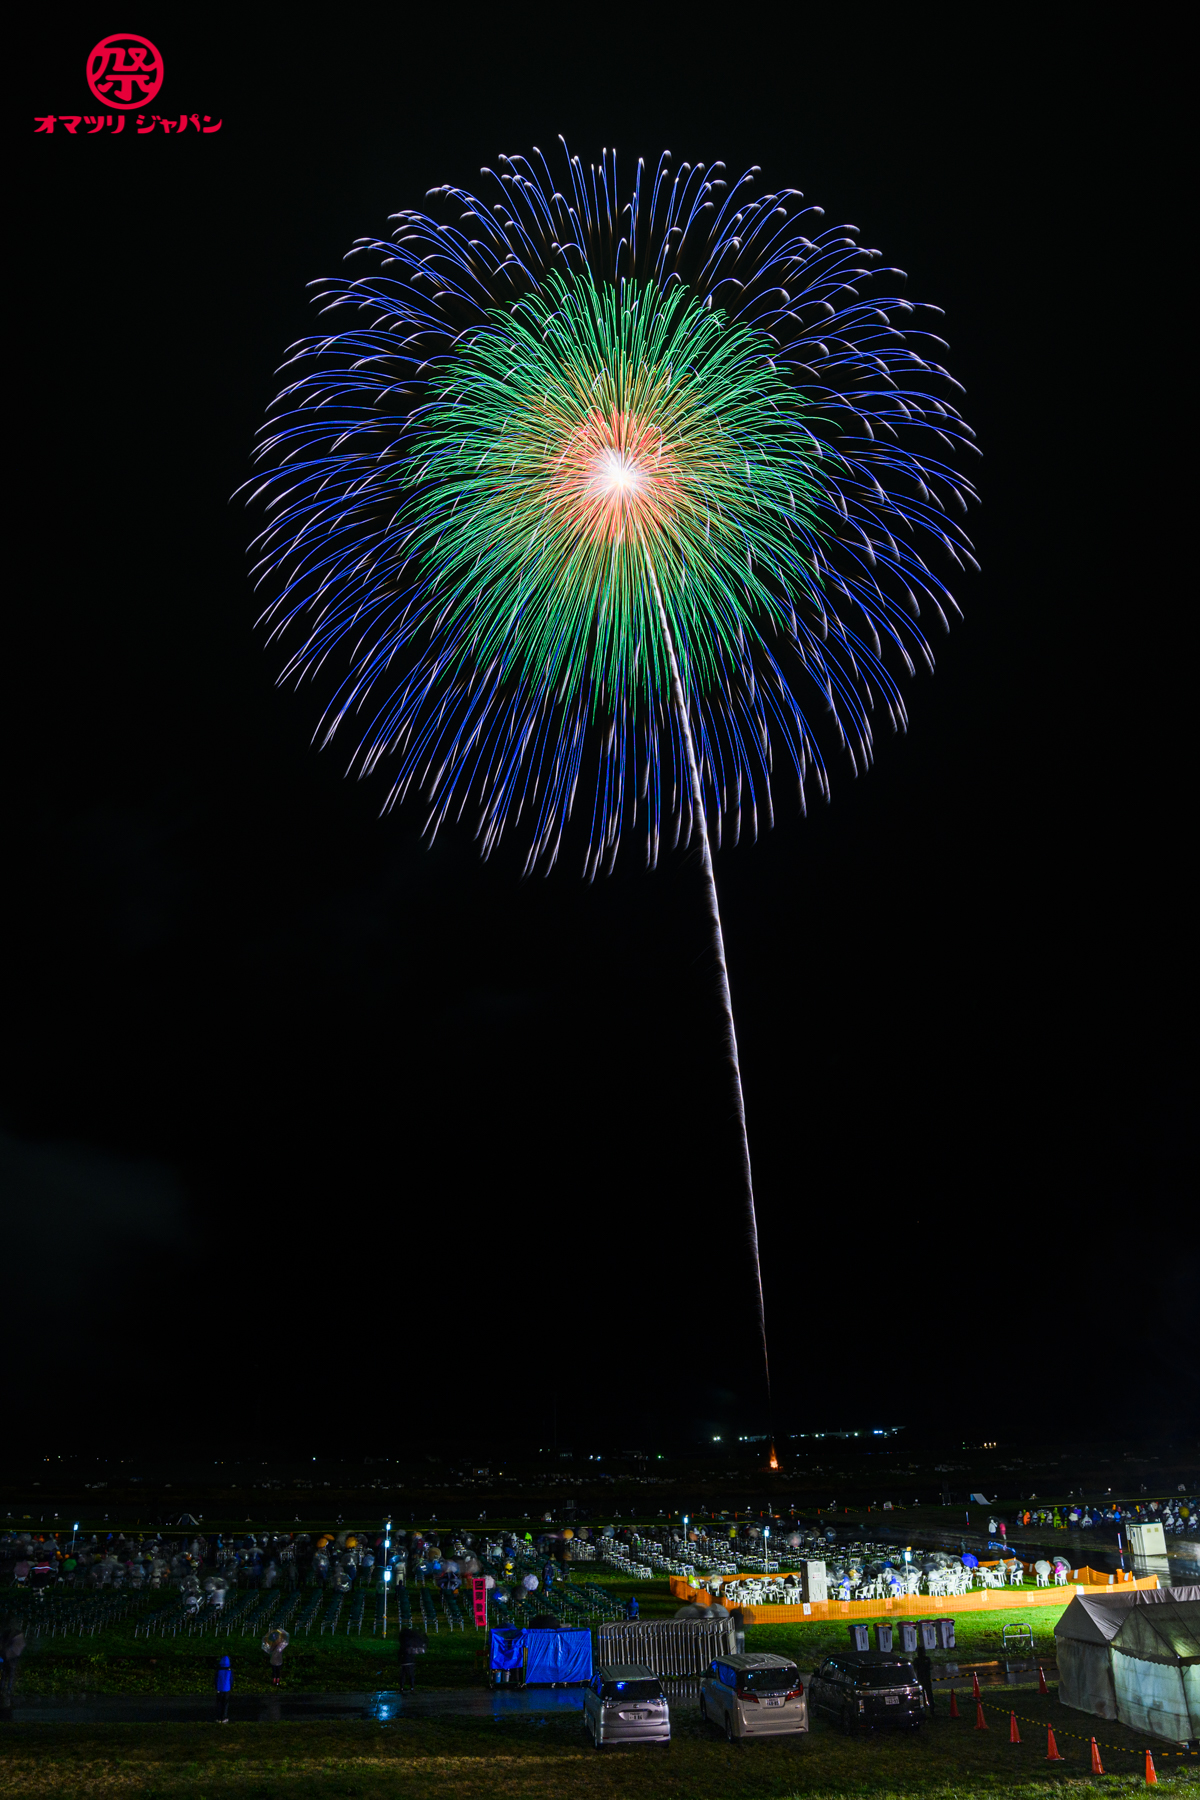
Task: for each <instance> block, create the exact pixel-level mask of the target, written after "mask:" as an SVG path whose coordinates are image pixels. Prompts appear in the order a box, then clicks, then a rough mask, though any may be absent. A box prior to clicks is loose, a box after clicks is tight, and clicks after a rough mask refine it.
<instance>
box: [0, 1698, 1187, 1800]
mask: <svg viewBox="0 0 1200 1800" xmlns="http://www.w3.org/2000/svg"><path fill="white" fill-rule="evenodd" d="M1006 1698H1008V1697H1007V1696H1006ZM1011 1698H1012V1700H1013V1703H1014V1704H1015V1705H1016V1706H1017V1708H1018V1710H1019V1711H1020V1713H1021V1714H1022V1715H1023V1717H1024V1718H1025V1719H1028V1720H1034V1721H1036V1722H1034V1723H1023V1724H1022V1726H1021V1731H1022V1737H1023V1739H1024V1741H1023V1743H1021V1744H1020V1745H1015V1744H1010V1743H1009V1741H1008V1731H1007V1729H1006V1727H1007V1713H1006V1712H1002V1711H1001V1710H1000V1709H997V1710H996V1711H995V1712H993V1713H992V1714H991V1715H990V1718H989V1725H990V1729H989V1730H988V1731H987V1732H986V1733H985V1732H976V1731H975V1730H974V1729H973V1728H972V1725H971V1722H970V1720H969V1719H964V1720H962V1721H960V1722H958V1723H953V1722H951V1721H949V1720H945V1719H942V1720H937V1721H934V1722H933V1723H931V1724H930V1725H927V1726H926V1727H924V1728H923V1729H922V1731H921V1732H920V1733H919V1734H909V1733H903V1734H899V1733H897V1734H879V1735H877V1736H872V1737H870V1738H867V1739H864V1740H861V1741H860V1740H857V1739H847V1738H844V1737H842V1736H841V1735H840V1734H839V1733H838V1732H836V1731H835V1730H834V1729H833V1728H832V1727H831V1726H830V1725H828V1724H826V1723H825V1722H824V1721H820V1720H818V1721H816V1722H815V1724H814V1728H813V1730H812V1731H811V1732H810V1733H809V1734H808V1735H807V1736H806V1737H803V1738H797V1739H787V1740H778V1741H776V1742H774V1743H762V1744H753V1745H749V1746H747V1747H745V1748H736V1747H730V1746H729V1745H727V1744H726V1743H725V1742H724V1741H723V1739H721V1738H718V1737H717V1736H716V1735H715V1733H713V1732H712V1731H711V1730H710V1729H709V1728H707V1727H705V1726H703V1725H702V1724H701V1723H700V1722H699V1718H698V1715H696V1714H695V1713H694V1712H690V1711H689V1712H688V1713H687V1714H685V1715H683V1716H679V1714H678V1713H677V1716H676V1719H675V1735H674V1739H673V1742H672V1745H671V1748H670V1750H669V1751H663V1750H661V1749H658V1748H654V1749H645V1748H627V1749H621V1750H616V1751H610V1752H606V1753H605V1754H604V1755H602V1756H597V1755H596V1753H595V1752H594V1751H593V1750H592V1749H591V1747H590V1745H589V1743H588V1742H587V1740H586V1738H585V1736H584V1733H583V1730H582V1727H581V1725H580V1723H579V1721H578V1719H577V1718H576V1717H574V1716H571V1717H569V1718H568V1717H562V1716H551V1717H549V1718H547V1719H545V1720H538V1719H537V1718H528V1719H505V1720H503V1721H501V1722H499V1723H497V1722H493V1721H491V1720H482V1719H481V1720H475V1719H451V1720H420V1721H414V1720H403V1721H399V1722H397V1723H395V1724H390V1725H374V1724H365V1723H364V1724H321V1723H315V1722H314V1723H312V1724H277V1725H236V1724H235V1725H230V1726H228V1727H222V1728H218V1727H216V1726H215V1725H151V1726H146V1725H141V1726H133V1725H109V1726H82V1725H80V1726H60V1725H18V1726H11V1727H9V1728H8V1729H7V1730H6V1731H5V1733H4V1735H3V1737H2V1738H0V1783H2V1785H3V1791H4V1793H5V1794H6V1795H7V1796H13V1797H15V1800H32V1797H35V1796H37V1797H40V1796H43V1795H47V1796H48V1795H56V1796H63V1797H64V1800H70V1797H71V1796H75V1795H78V1796H92V1795H95V1796H104V1795H110V1794H137V1795H144V1796H147V1797H159V1796H161V1797H162V1800H175V1797H176V1796H178V1800H220V1797H221V1796H229V1797H230V1800H233V1797H234V1796H237V1797H238V1800H276V1796H279V1797H280V1800H282V1797H283V1796H284V1795H287V1796H294V1797H295V1800H341V1797H342V1796H349V1797H353V1800H376V1797H377V1800H408V1797H409V1796H413V1800H416V1797H417V1796H421V1797H422V1800H476V1797H477V1796H478V1797H480V1800H482V1797H483V1796H497V1795H498V1796H521V1797H526V1796H527V1797H528V1800H563V1796H564V1794H570V1795H571V1796H572V1797H573V1800H574V1797H575V1796H579V1797H581V1800H586V1797H588V1796H596V1797H597V1800H600V1797H601V1796H608V1795H614V1796H616V1795H621V1796H631V1797H633V1800H637V1796H641V1795H645V1796H647V1797H649V1796H652V1795H653V1796H679V1800H707V1797H709V1796H711V1797H712V1800H738V1797H740V1796H745V1797H746V1800H750V1797H751V1796H763V1797H767V1796H771V1797H775V1796H778V1797H780V1800H783V1797H785V1796H791V1795H803V1796H804V1797H805V1800H821V1796H824V1795H829V1796H833V1795H838V1796H845V1795H867V1794H869V1795H872V1796H875V1797H876V1800H887V1797H888V1796H902V1795H904V1796H909V1795H912V1796H920V1800H952V1797H953V1800H966V1797H967V1796H974V1795H980V1796H988V1797H989V1800H1018V1797H1022V1800H1024V1797H1026V1796H1029V1797H1032V1796H1044V1795H1046V1794H1047V1793H1048V1792H1058V1791H1060V1790H1066V1791H1067V1792H1068V1793H1070V1794H1071V1795H1072V1796H1076V1795H1086V1794H1095V1795H1112V1794H1117V1793H1124V1792H1129V1791H1132V1790H1133V1789H1134V1788H1138V1789H1142V1788H1143V1762H1142V1758H1141V1756H1140V1755H1130V1754H1124V1755H1123V1754H1121V1752H1120V1751H1119V1750H1116V1749H1113V1748H1109V1747H1108V1746H1109V1745H1110V1744H1112V1743H1115V1742H1117V1741H1118V1740H1120V1739H1121V1738H1123V1737H1128V1736H1129V1734H1127V1733H1124V1732H1122V1730H1121V1728H1119V1727H1112V1726H1105V1727H1104V1730H1103V1740H1104V1744H1105V1748H1104V1749H1103V1750H1102V1755H1103V1757H1104V1761H1105V1767H1106V1770H1108V1771H1109V1772H1108V1773H1106V1774H1105V1775H1103V1776H1093V1775H1091V1774H1090V1773H1089V1757H1088V1750H1089V1746H1088V1743H1087V1741H1086V1739H1084V1738H1083V1736H1082V1735H1078V1736H1076V1737H1068V1736H1067V1735H1066V1733H1067V1731H1072V1730H1077V1728H1078V1726H1079V1724H1080V1717H1079V1715H1078V1714H1070V1715H1069V1714H1066V1712H1065V1709H1064V1708H1062V1707H1060V1706H1059V1705H1058V1702H1057V1700H1055V1699H1053V1698H1048V1699H1039V1698H1038V1696H1037V1695H1036V1694H1029V1693H1019V1694H1016V1695H1014V1696H1012V1697H1011ZM1047 1720H1052V1721H1053V1722H1054V1725H1055V1729H1056V1731H1057V1732H1059V1733H1060V1734H1061V1735H1060V1748H1061V1749H1062V1750H1063V1752H1064V1754H1065V1756H1066V1758H1067V1760H1066V1762H1065V1763H1061V1764H1048V1763H1046V1762H1045V1760H1044V1757H1045V1743H1046V1739H1045V1722H1046V1721H1047ZM1156 1760H1157V1765H1158V1774H1159V1783H1160V1786H1161V1787H1162V1789H1163V1791H1164V1792H1165V1793H1167V1794H1171V1795H1173V1796H1183V1795H1189V1796H1194V1795H1196V1794H1198V1793H1200V1778H1198V1774H1197V1765H1196V1764H1195V1763H1194V1762H1192V1763H1191V1764H1190V1765H1189V1766H1188V1767H1187V1769H1186V1770H1185V1769H1184V1765H1183V1764H1182V1763H1181V1762H1180V1760H1179V1759H1178V1758H1170V1757H1167V1756H1159V1757H1158V1758H1157V1759H1156Z"/></svg>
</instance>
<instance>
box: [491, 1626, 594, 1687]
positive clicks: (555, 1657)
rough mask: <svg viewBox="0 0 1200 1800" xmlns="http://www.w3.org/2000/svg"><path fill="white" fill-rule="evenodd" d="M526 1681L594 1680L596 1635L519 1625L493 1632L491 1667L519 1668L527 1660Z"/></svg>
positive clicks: (497, 1628) (493, 1630) (498, 1627)
mask: <svg viewBox="0 0 1200 1800" xmlns="http://www.w3.org/2000/svg"><path fill="white" fill-rule="evenodd" d="M526 1658H527V1659H528V1661H527V1663H526V1668H525V1680H526V1681H527V1682H531V1681H559V1682H562V1681H590V1680H591V1679H592V1634H591V1632H590V1631H587V1630H583V1631H567V1630H554V1631H551V1630H545V1631H533V1630H527V1631H520V1630H518V1628H517V1627H516V1626H515V1625H499V1626H495V1627H493V1629H492V1634H491V1644H490V1655H489V1658H488V1662H489V1667H491V1668H493V1669H519V1668H520V1667H521V1663H522V1661H523V1660H524V1659H526Z"/></svg>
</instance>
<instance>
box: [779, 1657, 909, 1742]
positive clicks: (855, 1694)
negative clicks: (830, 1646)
mask: <svg viewBox="0 0 1200 1800" xmlns="http://www.w3.org/2000/svg"><path fill="white" fill-rule="evenodd" d="M808 1697H809V1701H810V1703H811V1705H812V1706H813V1707H814V1709H817V1710H819V1711H821V1712H823V1713H826V1714H828V1715H829V1716H830V1717H831V1718H834V1719H836V1720H837V1721H838V1723H839V1725H840V1726H841V1727H842V1730H843V1731H871V1730H873V1729H874V1728H875V1727H876V1726H878V1725H889V1726H900V1725H903V1726H905V1727H906V1728H907V1729H908V1730H910V1731H916V1730H917V1728H918V1727H919V1726H920V1724H921V1722H922V1720H923V1719H924V1717H925V1711H926V1705H925V1694H924V1690H923V1689H922V1687H921V1684H920V1682H919V1681H918V1680H917V1671H916V1669H915V1668H914V1667H913V1665H912V1663H911V1662H906V1661H905V1660H904V1659H903V1657H899V1656H888V1655H887V1654H886V1653H881V1652H880V1651H878V1650H856V1651H850V1652H848V1653H847V1654H846V1655H844V1656H840V1655H839V1656H831V1657H829V1659H828V1660H827V1661H826V1662H823V1663H822V1664H821V1667H820V1668H819V1669H818V1670H817V1672H816V1674H815V1675H814V1676H813V1678H812V1680H811V1681H810V1682H809V1685H808Z"/></svg>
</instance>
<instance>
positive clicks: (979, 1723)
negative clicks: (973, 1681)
mask: <svg viewBox="0 0 1200 1800" xmlns="http://www.w3.org/2000/svg"><path fill="white" fill-rule="evenodd" d="M987 1728H988V1722H987V1720H986V1719H985V1718H984V1716H983V1704H982V1702H981V1701H978V1700H977V1701H976V1702H975V1729H976V1731H986V1730H987Z"/></svg>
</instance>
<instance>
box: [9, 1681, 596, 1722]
mask: <svg viewBox="0 0 1200 1800" xmlns="http://www.w3.org/2000/svg"><path fill="white" fill-rule="evenodd" d="M582 1705H583V1690H582V1688H531V1689H529V1690H528V1691H523V1690H522V1691H516V1692H513V1693H504V1692H502V1691H499V1690H498V1691H496V1692H494V1693H493V1692H490V1691H488V1690H486V1689H483V1688H439V1689H430V1690H429V1691H427V1692H425V1693H421V1692H418V1693H415V1694H400V1693H397V1692H395V1691H394V1690H391V1689H381V1690H379V1691H378V1692H372V1693H363V1694H288V1693H281V1694H279V1695H273V1694H272V1695H262V1694H253V1695H244V1696H240V1697H239V1696H238V1695H237V1694H235V1695H234V1696H233V1699H232V1702H231V1704H230V1708H229V1717H230V1718H231V1719H233V1720H237V1721H239V1722H240V1723H243V1724H245V1723H247V1722H250V1723H254V1722H259V1721H261V1722H262V1723H264V1724H270V1723H275V1722H277V1721H280V1720H288V1719H380V1720H388V1719H400V1718H409V1719H429V1718H449V1717H452V1716H454V1715H459V1716H461V1717H464V1718H473V1719H486V1718H496V1719H504V1718H511V1717H513V1716H514V1715H522V1714H524V1715H533V1716H535V1717H537V1716H539V1715H540V1716H542V1717H544V1716H545V1715H546V1714H547V1713H552V1712H578V1711H579V1709H580V1708H581V1707H582ZM215 1717H216V1703H215V1701H214V1700H213V1699H212V1698H211V1697H209V1696H208V1695H203V1694H174V1695H163V1696H162V1697H161V1698H160V1697H158V1696H156V1695H149V1694H148V1695H128V1694H61V1695H44V1696H39V1695H36V1694H30V1695H22V1694H18V1695H17V1696H16V1699H15V1701H14V1704H13V1706H12V1707H11V1708H7V1707H6V1708H3V1709H0V1722H11V1723H12V1724H14V1725H31V1724H55V1725H61V1724H78V1725H83V1724H87V1725H97V1724H113V1725H117V1724H120V1725H126V1724H135V1723H136V1724H149V1723H154V1722H163V1723H169V1724H178V1723H180V1722H192V1723H202V1722H203V1721H205V1720H209V1719H214V1718H215Z"/></svg>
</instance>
